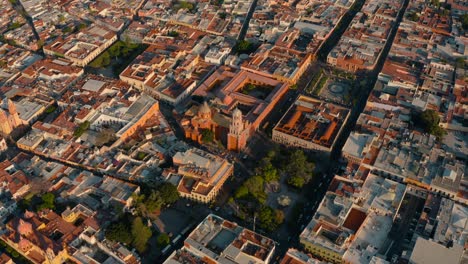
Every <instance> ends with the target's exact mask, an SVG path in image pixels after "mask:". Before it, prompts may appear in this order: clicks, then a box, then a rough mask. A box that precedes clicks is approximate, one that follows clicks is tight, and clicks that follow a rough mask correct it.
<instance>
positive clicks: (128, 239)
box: [105, 222, 133, 245]
mask: <svg viewBox="0 0 468 264" xmlns="http://www.w3.org/2000/svg"><path fill="white" fill-rule="evenodd" d="M105 236H106V238H107V239H109V240H112V241H117V242H120V243H123V244H126V245H130V243H132V240H133V237H132V234H131V233H130V229H129V228H128V226H126V225H125V224H124V223H123V222H115V223H112V224H111V225H110V226H109V227H108V228H107V229H106V232H105Z"/></svg>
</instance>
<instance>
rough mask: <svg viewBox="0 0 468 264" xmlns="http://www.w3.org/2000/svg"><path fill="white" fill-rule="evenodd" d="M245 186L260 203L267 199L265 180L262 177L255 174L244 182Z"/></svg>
mask: <svg viewBox="0 0 468 264" xmlns="http://www.w3.org/2000/svg"><path fill="white" fill-rule="evenodd" d="M244 186H245V187H246V188H247V189H248V190H249V193H250V194H251V195H252V196H253V197H255V198H256V199H257V200H258V201H259V202H260V203H264V202H265V201H266V194H265V190H264V181H263V178H262V177H260V176H253V177H251V178H249V179H247V180H246V181H245V182H244Z"/></svg>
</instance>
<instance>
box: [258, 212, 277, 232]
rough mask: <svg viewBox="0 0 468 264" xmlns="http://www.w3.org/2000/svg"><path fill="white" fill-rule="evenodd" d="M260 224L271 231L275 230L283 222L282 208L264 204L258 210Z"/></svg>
mask: <svg viewBox="0 0 468 264" xmlns="http://www.w3.org/2000/svg"><path fill="white" fill-rule="evenodd" d="M257 217H258V220H259V225H260V227H261V228H262V229H265V230H267V231H269V232H271V231H274V230H276V229H277V228H278V226H279V225H280V224H282V223H283V220H284V214H283V212H282V211H280V210H274V209H273V208H271V207H269V206H262V207H260V209H259V210H258V215H257Z"/></svg>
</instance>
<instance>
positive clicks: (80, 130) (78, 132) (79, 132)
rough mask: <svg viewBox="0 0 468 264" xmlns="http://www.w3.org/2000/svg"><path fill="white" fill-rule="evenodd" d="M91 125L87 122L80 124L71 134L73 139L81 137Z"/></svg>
mask: <svg viewBox="0 0 468 264" xmlns="http://www.w3.org/2000/svg"><path fill="white" fill-rule="evenodd" d="M90 125H91V123H90V122H89V121H84V122H83V123H81V124H80V125H79V126H78V128H76V130H75V132H74V133H73V135H74V136H75V137H81V135H83V133H84V132H86V130H88V129H89V126H90Z"/></svg>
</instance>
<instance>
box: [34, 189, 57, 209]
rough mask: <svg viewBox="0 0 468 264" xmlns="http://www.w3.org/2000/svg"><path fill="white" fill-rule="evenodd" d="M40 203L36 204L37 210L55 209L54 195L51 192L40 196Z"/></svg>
mask: <svg viewBox="0 0 468 264" xmlns="http://www.w3.org/2000/svg"><path fill="white" fill-rule="evenodd" d="M41 200H42V204H41V205H39V206H38V208H37V210H38V211H40V210H43V209H52V210H53V209H55V195H54V194H53V193H45V194H43V195H42V196H41Z"/></svg>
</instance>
